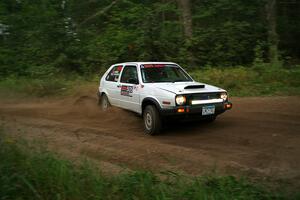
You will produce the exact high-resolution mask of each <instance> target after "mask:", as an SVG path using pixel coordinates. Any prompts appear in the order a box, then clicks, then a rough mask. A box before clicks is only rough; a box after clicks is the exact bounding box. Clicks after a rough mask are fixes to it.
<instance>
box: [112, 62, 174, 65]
mask: <svg viewBox="0 0 300 200" xmlns="http://www.w3.org/2000/svg"><path fill="white" fill-rule="evenodd" d="M129 64H134V65H143V64H174V65H177V64H176V63H173V62H124V63H118V64H114V65H129Z"/></svg>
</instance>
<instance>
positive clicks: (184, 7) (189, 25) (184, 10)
mask: <svg viewBox="0 0 300 200" xmlns="http://www.w3.org/2000/svg"><path fill="white" fill-rule="evenodd" d="M177 2H178V6H179V8H180V10H181V16H182V24H183V29H184V35H185V37H186V39H191V38H192V37H193V21H192V11H191V3H190V0H177Z"/></svg>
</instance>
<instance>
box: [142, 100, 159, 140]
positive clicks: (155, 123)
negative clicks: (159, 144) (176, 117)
mask: <svg viewBox="0 0 300 200" xmlns="http://www.w3.org/2000/svg"><path fill="white" fill-rule="evenodd" d="M143 119H144V129H145V132H146V133H147V134H149V135H155V134H157V133H159V132H160V130H161V119H160V114H159V112H158V110H157V109H156V107H155V106H153V105H149V106H146V108H145V110H144V112H143Z"/></svg>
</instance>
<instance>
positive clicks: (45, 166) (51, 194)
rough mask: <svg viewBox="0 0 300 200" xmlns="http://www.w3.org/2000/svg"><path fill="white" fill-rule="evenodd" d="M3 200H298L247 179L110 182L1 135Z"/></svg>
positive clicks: (142, 176)
mask: <svg viewBox="0 0 300 200" xmlns="http://www.w3.org/2000/svg"><path fill="white" fill-rule="evenodd" d="M0 136H1V137H0V159H1V162H0V174H1V176H0V199H1V200H6V199H24V200H25V199H31V200H33V199H66V200H67V199H72V200H74V199H78V200H79V199H84V200H88V199H122V200H124V199H255V200H257V199H293V198H292V197H291V196H288V195H287V194H285V193H283V192H279V191H278V190H277V191H276V192H275V190H274V191H271V190H270V189H268V188H266V186H263V185H261V184H258V183H251V182H250V181H249V180H247V179H246V178H235V177H232V176H217V175H208V176H202V177H195V178H187V177H183V176H180V175H177V174H176V173H164V175H163V176H164V179H161V178H159V177H158V176H157V175H155V174H153V173H152V172H149V171H134V172H130V173H122V174H119V175H115V176H105V175H103V174H102V173H101V172H99V170H98V169H97V168H96V167H95V166H94V165H93V164H92V163H90V162H87V161H85V162H83V163H82V164H77V165H74V164H73V163H72V162H71V161H68V160H65V159H62V158H60V157H59V156H57V155H55V154H53V153H51V152H49V151H47V150H45V149H44V148H40V149H39V148H37V147H35V148H33V147H31V146H30V144H28V143H26V142H24V141H16V140H14V139H12V138H8V137H5V136H4V135H3V134H1V135H0Z"/></svg>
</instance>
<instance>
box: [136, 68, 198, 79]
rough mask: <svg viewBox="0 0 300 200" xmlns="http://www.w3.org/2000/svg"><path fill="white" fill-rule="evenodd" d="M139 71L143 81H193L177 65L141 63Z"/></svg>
mask: <svg viewBox="0 0 300 200" xmlns="http://www.w3.org/2000/svg"><path fill="white" fill-rule="evenodd" d="M141 72H142V78H143V82H144V83H159V82H190V81H193V80H192V79H191V78H190V77H189V76H188V75H187V73H185V72H184V71H183V70H182V69H181V68H180V67H178V66H177V65H167V64H144V65H141Z"/></svg>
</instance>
